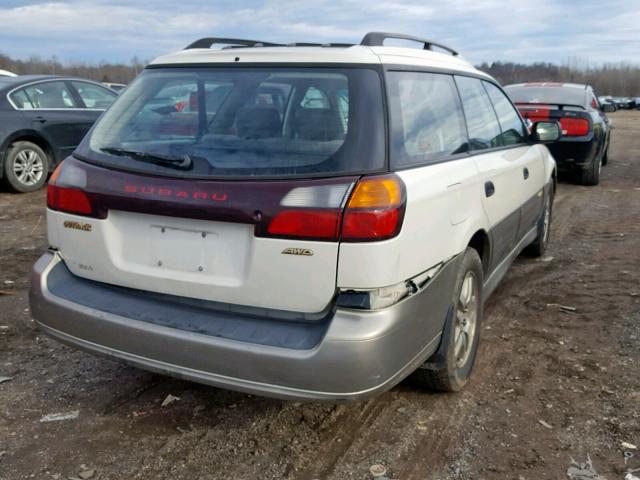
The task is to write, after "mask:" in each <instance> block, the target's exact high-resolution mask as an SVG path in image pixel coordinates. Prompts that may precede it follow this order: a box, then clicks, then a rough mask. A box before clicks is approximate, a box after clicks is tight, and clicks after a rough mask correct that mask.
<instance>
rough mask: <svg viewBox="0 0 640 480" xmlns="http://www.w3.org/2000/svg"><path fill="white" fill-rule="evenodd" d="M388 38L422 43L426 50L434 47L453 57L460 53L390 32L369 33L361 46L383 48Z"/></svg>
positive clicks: (439, 44) (419, 39)
mask: <svg viewBox="0 0 640 480" xmlns="http://www.w3.org/2000/svg"><path fill="white" fill-rule="evenodd" d="M387 38H395V39H398V40H409V41H412V42H418V43H422V44H423V45H424V46H423V49H424V50H433V48H432V47H437V48H440V49H442V50H446V51H447V52H449V53H451V55H453V56H457V55H458V52H457V51H456V50H454V49H453V48H451V47H447V46H446V45H442V44H441V43H437V42H432V41H431V40H425V39H424V38H418V37H414V36H411V35H404V34H403V33H388V32H369V33H367V34H366V35H365V36H364V38H363V39H362V41H361V42H360V45H364V46H367V47H382V46H384V41H385V40H386V39H387Z"/></svg>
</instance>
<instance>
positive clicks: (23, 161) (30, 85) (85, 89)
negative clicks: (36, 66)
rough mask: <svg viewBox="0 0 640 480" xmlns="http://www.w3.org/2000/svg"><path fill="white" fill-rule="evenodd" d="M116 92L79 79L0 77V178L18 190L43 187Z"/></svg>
mask: <svg viewBox="0 0 640 480" xmlns="http://www.w3.org/2000/svg"><path fill="white" fill-rule="evenodd" d="M116 96H117V94H116V93H115V92H114V91H112V90H110V89H108V88H106V87H104V86H103V85H102V84H100V83H97V82H92V81H90V80H84V79H81V78H69V77H57V76H50V75H47V76H45V75H25V76H19V77H1V78H0V178H2V179H3V180H4V182H5V183H6V184H7V185H8V186H9V187H10V188H11V189H12V190H15V191H17V192H30V191H33V190H37V189H38V188H40V187H42V186H43V185H44V184H45V182H46V181H47V176H48V174H49V173H50V172H51V171H52V170H53V168H54V167H55V166H56V165H57V164H58V163H59V162H60V161H62V160H63V159H64V158H65V157H66V156H68V155H69V154H70V153H71V152H72V151H73V150H74V149H75V148H76V146H77V145H78V144H79V143H80V140H82V137H84V135H85V134H86V133H87V131H89V129H90V128H91V126H92V125H93V123H94V122H95V121H96V119H97V118H98V117H99V116H100V114H101V113H102V112H103V111H104V110H105V109H106V108H107V107H108V106H109V105H111V103H112V102H113V100H114V99H115V98H116Z"/></svg>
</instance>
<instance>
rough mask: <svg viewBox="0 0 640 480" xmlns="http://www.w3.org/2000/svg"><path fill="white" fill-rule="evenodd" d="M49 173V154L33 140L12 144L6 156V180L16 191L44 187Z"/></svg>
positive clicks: (28, 190)
mask: <svg viewBox="0 0 640 480" xmlns="http://www.w3.org/2000/svg"><path fill="white" fill-rule="evenodd" d="M48 173H49V159H48V157H47V154H46V153H45V152H44V151H43V150H42V149H41V148H40V147H39V146H38V145H36V144H34V143H31V142H16V143H14V144H12V145H11V146H10V147H9V149H8V150H7V153H6V155H5V158H4V180H5V183H7V184H8V185H9V187H10V188H11V189H13V190H15V191H16V192H33V191H35V190H38V189H40V188H42V186H43V185H44V184H45V183H46V181H47V175H48Z"/></svg>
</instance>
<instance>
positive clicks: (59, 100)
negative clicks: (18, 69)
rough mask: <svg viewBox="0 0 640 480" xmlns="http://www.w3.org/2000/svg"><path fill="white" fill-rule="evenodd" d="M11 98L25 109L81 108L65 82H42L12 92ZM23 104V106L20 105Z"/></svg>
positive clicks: (17, 105)
mask: <svg viewBox="0 0 640 480" xmlns="http://www.w3.org/2000/svg"><path fill="white" fill-rule="evenodd" d="M11 100H12V101H13V103H14V104H15V105H16V107H18V108H23V109H25V110H26V109H45V110H46V109H55V110H58V109H64V108H79V105H78V104H77V102H76V101H75V99H74V98H73V95H72V94H71V92H70V91H69V88H68V87H67V85H66V84H65V83H64V82H57V81H56V82H40V83H36V84H34V85H29V86H27V87H24V88H22V89H20V90H17V91H15V92H14V93H12V94H11ZM20 105H22V107H21V106H20Z"/></svg>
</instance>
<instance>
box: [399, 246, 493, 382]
mask: <svg viewBox="0 0 640 480" xmlns="http://www.w3.org/2000/svg"><path fill="white" fill-rule="evenodd" d="M482 285H483V271H482V262H481V261H480V257H479V256H478V252H476V251H475V250H474V249H473V248H467V249H466V250H465V252H464V253H463V257H462V260H461V261H460V265H459V267H458V272H457V275H456V283H455V288H454V295H453V303H452V306H453V315H451V318H450V319H449V320H448V321H447V322H446V323H445V327H444V331H443V332H442V340H441V341H442V345H441V346H440V350H439V352H441V353H442V357H443V358H444V362H443V364H444V366H440V367H439V368H433V367H432V366H430V364H429V361H427V362H426V363H425V366H424V367H421V368H418V370H416V371H415V372H414V373H413V375H412V376H411V381H412V382H413V383H414V384H415V385H417V386H419V387H422V388H427V389H430V390H437V391H441V392H457V391H459V390H461V389H462V388H463V387H464V386H465V385H466V383H467V381H468V380H469V377H470V375H471V370H472V369H473V364H474V363H475V359H476V352H477V350H478V340H479V339H480V323H481V320H482V306H483V305H482Z"/></svg>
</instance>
